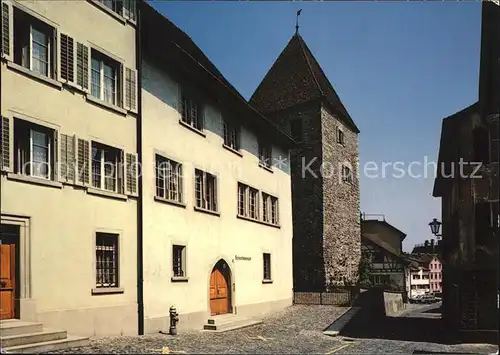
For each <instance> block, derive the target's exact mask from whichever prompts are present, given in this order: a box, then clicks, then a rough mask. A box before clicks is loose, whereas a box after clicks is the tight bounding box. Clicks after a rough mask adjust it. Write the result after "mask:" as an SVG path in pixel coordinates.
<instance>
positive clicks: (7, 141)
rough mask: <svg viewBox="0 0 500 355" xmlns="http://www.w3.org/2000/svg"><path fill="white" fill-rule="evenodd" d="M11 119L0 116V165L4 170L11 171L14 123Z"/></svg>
mask: <svg viewBox="0 0 500 355" xmlns="http://www.w3.org/2000/svg"><path fill="white" fill-rule="evenodd" d="M13 121H14V120H13V119H12V118H9V117H2V122H1V123H2V125H1V134H0V137H1V143H2V144H1V153H2V155H1V157H0V163H1V165H0V167H1V168H2V170H4V171H8V172H12V171H13V170H14V159H13V158H14V139H13V137H14V125H13Z"/></svg>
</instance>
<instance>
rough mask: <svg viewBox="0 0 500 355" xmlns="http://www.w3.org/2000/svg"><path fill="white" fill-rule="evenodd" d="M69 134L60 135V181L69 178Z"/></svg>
mask: <svg viewBox="0 0 500 355" xmlns="http://www.w3.org/2000/svg"><path fill="white" fill-rule="evenodd" d="M67 138H68V136H67V135H66V134H61V135H60V137H59V159H58V160H57V164H58V165H59V181H60V182H66V180H67V178H68V165H67V161H68V154H67V152H68V148H67V143H68V139H67Z"/></svg>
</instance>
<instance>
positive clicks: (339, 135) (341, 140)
mask: <svg viewBox="0 0 500 355" xmlns="http://www.w3.org/2000/svg"><path fill="white" fill-rule="evenodd" d="M337 143H340V144H342V145H344V144H345V141H344V131H342V130H341V129H340V128H337Z"/></svg>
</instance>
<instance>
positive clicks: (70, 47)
mask: <svg viewBox="0 0 500 355" xmlns="http://www.w3.org/2000/svg"><path fill="white" fill-rule="evenodd" d="M60 47H61V52H60V56H61V57H60V66H61V69H60V73H61V79H62V80H66V81H69V82H74V65H75V63H74V40H73V38H72V37H70V36H68V35H66V34H62V33H61V35H60Z"/></svg>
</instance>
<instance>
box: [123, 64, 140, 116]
mask: <svg viewBox="0 0 500 355" xmlns="http://www.w3.org/2000/svg"><path fill="white" fill-rule="evenodd" d="M124 101H125V102H124V108H126V109H128V110H131V111H134V112H136V111H137V71H135V70H133V69H130V68H125V100H124Z"/></svg>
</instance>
